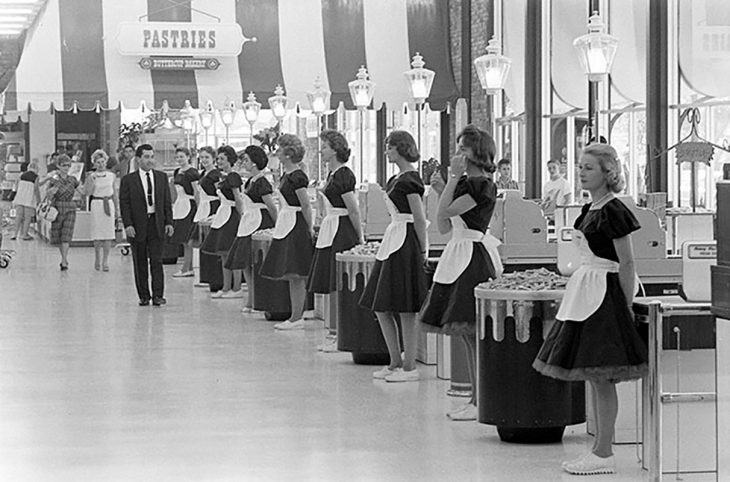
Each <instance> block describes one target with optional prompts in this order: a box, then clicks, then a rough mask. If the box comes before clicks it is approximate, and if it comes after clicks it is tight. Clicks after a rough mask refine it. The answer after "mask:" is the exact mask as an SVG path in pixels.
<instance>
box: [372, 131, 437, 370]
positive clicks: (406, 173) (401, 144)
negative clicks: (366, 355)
mask: <svg viewBox="0 0 730 482" xmlns="http://www.w3.org/2000/svg"><path fill="white" fill-rule="evenodd" d="M385 149H386V150H385V155H386V157H387V158H388V162H392V163H394V164H396V165H397V166H398V169H399V170H400V173H399V174H397V175H396V176H393V177H392V178H390V179H389V180H388V183H387V185H386V188H385V190H386V196H385V203H386V205H387V207H388V212H389V213H390V224H389V225H388V228H387V229H386V230H385V234H384V236H383V241H382V243H381V245H380V249H379V250H378V254H377V256H376V261H375V266H374V267H373V271H372V272H371V274H370V278H369V279H368V282H367V285H366V286H365V290H364V291H363V294H362V297H361V298H360V305H362V306H363V307H365V308H368V309H370V310H372V311H374V312H375V316H376V317H377V318H378V323H379V324H380V329H381V330H382V331H383V337H384V338H385V343H386V344H387V345H388V354H389V355H390V364H389V365H388V366H387V367H383V368H382V369H380V370H378V371H376V372H375V373H373V377H374V378H376V379H381V380H382V379H384V380H386V381H389V382H410V381H417V380H418V379H419V377H420V375H419V373H418V370H417V369H416V349H417V345H418V326H417V324H416V314H417V313H418V311H419V310H420V309H421V304H422V303H423V300H424V299H425V297H426V293H427V291H428V283H427V281H426V272H425V271H424V267H423V265H424V263H425V261H426V256H427V251H428V238H427V237H426V236H427V235H426V215H425V210H424V207H423V193H424V190H425V189H424V185H423V181H422V180H421V176H420V175H419V174H418V171H416V169H415V168H414V167H413V163H416V162H418V159H419V157H420V155H419V153H418V149H417V148H416V142H415V141H414V140H413V137H412V136H411V135H410V134H409V133H408V132H405V131H393V132H392V133H391V134H390V135H389V136H388V137H387V138H386V139H385ZM396 315H398V318H399V319H400V327H401V329H402V330H403V333H402V335H403V348H404V351H405V358H404V359H402V358H401V347H400V341H399V336H398V323H397V322H396Z"/></svg>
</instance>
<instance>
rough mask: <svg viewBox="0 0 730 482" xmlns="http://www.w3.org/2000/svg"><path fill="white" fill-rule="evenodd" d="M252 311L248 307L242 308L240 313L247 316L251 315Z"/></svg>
mask: <svg viewBox="0 0 730 482" xmlns="http://www.w3.org/2000/svg"><path fill="white" fill-rule="evenodd" d="M254 311H255V310H254V309H253V308H251V307H250V306H244V307H243V308H241V313H245V314H247V315H248V314H251V313H253V312H254Z"/></svg>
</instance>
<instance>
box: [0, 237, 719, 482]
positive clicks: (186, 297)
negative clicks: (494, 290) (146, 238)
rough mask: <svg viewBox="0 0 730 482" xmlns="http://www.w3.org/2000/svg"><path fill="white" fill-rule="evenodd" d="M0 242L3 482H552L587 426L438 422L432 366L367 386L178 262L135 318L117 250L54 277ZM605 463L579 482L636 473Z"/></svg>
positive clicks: (343, 361) (307, 341)
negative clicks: (406, 378) (529, 436)
mask: <svg viewBox="0 0 730 482" xmlns="http://www.w3.org/2000/svg"><path fill="white" fill-rule="evenodd" d="M4 247H5V248H13V247H15V248H16V249H17V251H18V252H17V254H16V257H15V259H14V260H13V261H12V263H11V265H10V267H9V268H7V269H2V270H0V481H13V482H16V481H94V482H96V481H155V482H158V481H229V480H230V481H240V480H245V481H248V480H297V481H300V480H307V481H309V480H316V481H361V480H362V481H370V480H376V481H391V480H392V481H410V480H415V481H431V480H433V481H452V480H474V481H477V480H479V481H513V480H514V481H538V480H539V481H559V480H573V479H574V478H573V477H571V476H569V475H567V474H564V473H562V472H561V471H560V461H561V460H563V459H565V458H566V457H573V456H575V455H577V454H579V453H581V452H582V451H583V450H585V448H586V446H587V445H589V444H590V443H591V439H590V437H588V436H587V435H585V426H584V425H580V426H575V427H569V429H568V430H567V431H566V436H565V437H564V440H563V443H562V444H555V445H537V446H522V445H510V444H504V443H501V442H500V441H499V439H498V437H497V434H496V431H495V430H494V428H493V427H490V426H486V425H480V424H477V423H470V422H467V423H464V422H462V423H454V422H449V421H448V420H447V419H446V417H445V416H444V414H445V412H446V411H447V410H449V409H450V408H451V407H452V406H453V405H455V404H456V403H457V402H459V400H454V399H450V398H448V397H446V395H445V392H446V389H447V388H448V383H447V382H445V381H442V380H438V379H437V378H436V376H435V367H426V366H421V367H420V369H421V371H422V373H423V374H424V375H425V377H424V378H425V379H424V380H422V381H421V382H420V383H409V384H395V385H393V384H386V383H385V382H377V381H373V380H372V379H371V377H370V373H371V372H372V371H373V367H368V366H358V365H354V364H353V363H352V362H351V358H350V356H349V354H345V353H335V354H322V353H318V352H317V351H316V349H315V347H316V345H317V344H318V343H320V342H321V341H322V339H323V337H324V331H323V330H322V329H321V323H317V322H311V326H310V327H309V329H307V330H306V331H304V332H294V333H292V332H289V333H275V332H274V330H273V327H272V324H271V323H270V322H267V321H265V320H264V319H263V317H262V316H260V315H247V316H245V317H244V316H242V315H241V314H240V304H239V303H240V300H215V301H213V300H210V299H209V298H208V294H207V292H206V291H205V290H203V289H200V288H193V286H192V280H191V279H182V280H179V279H173V278H171V277H170V274H171V273H172V272H173V270H174V269H175V267H172V266H167V267H166V272H167V292H166V296H167V299H168V305H167V306H165V307H163V308H152V307H145V308H140V307H138V306H137V299H136V295H135V292H134V288H133V282H132V270H131V259H130V258H129V257H123V256H121V255H120V254H119V252H114V253H113V255H112V258H111V271H110V272H109V273H103V272H97V271H94V270H93V267H92V259H93V251H92V249H90V248H72V253H71V257H70V270H69V271H67V272H60V271H59V270H58V259H57V252H56V250H55V249H53V248H51V247H49V246H47V245H46V244H45V243H42V242H39V241H33V242H22V243H21V242H17V243H13V242H7V241H6V243H5V246H4ZM616 453H617V460H618V466H619V473H618V474H616V475H614V476H599V477H591V478H590V480H612V481H634V480H648V478H647V476H646V472H643V471H642V470H641V469H640V468H639V465H638V463H637V460H636V456H635V455H634V447H633V446H618V447H617V448H616ZM665 479H666V480H671V479H674V476H667V477H665ZM683 479H684V480H687V481H690V480H715V477H714V475H712V476H708V475H704V476H689V475H684V476H683Z"/></svg>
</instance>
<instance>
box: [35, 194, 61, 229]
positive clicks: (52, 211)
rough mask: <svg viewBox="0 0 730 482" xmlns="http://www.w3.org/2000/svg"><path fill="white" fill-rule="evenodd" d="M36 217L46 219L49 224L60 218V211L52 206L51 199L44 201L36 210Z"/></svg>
mask: <svg viewBox="0 0 730 482" xmlns="http://www.w3.org/2000/svg"><path fill="white" fill-rule="evenodd" d="M35 212H36V215H37V216H38V218H40V219H45V220H46V221H48V222H49V223H52V222H53V221H55V220H56V218H57V217H58V209H56V208H55V207H53V206H52V205H51V201H50V200H49V199H44V200H43V201H42V202H41V203H40V204H39V205H38V207H37V208H36V210H35Z"/></svg>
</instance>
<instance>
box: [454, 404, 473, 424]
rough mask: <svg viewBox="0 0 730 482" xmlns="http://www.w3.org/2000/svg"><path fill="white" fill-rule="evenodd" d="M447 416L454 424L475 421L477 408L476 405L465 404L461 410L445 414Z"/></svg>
mask: <svg viewBox="0 0 730 482" xmlns="http://www.w3.org/2000/svg"><path fill="white" fill-rule="evenodd" d="M447 416H448V417H449V418H450V419H451V420H453V421H455V422H462V421H469V420H476V419H477V407H476V405H472V404H471V403H467V404H466V406H464V407H462V408H461V410H456V411H454V412H450V413H448V414H447Z"/></svg>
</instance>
